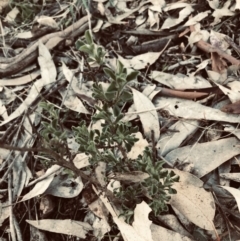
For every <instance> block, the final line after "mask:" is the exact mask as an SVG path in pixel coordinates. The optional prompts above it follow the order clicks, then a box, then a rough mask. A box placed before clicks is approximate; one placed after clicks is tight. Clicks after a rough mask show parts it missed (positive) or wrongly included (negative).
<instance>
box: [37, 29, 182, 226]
mask: <svg viewBox="0 0 240 241" xmlns="http://www.w3.org/2000/svg"><path fill="white" fill-rule="evenodd" d="M85 37H86V44H85V45H84V44H81V47H80V50H81V51H85V52H86V53H88V54H89V56H90V57H91V58H92V59H95V60H96V61H98V63H99V64H100V63H101V64H104V54H102V53H104V50H101V51H100V53H101V54H100V55H97V53H99V52H98V51H96V50H97V49H99V46H97V45H96V44H94V43H93V40H92V37H91V35H90V34H89V32H86V34H85ZM102 69H103V72H104V73H105V75H106V76H107V77H108V79H109V86H108V88H103V87H102V85H101V84H100V83H94V85H93V97H94V98H95V99H96V100H98V101H99V102H101V105H100V106H95V108H96V112H95V114H94V115H93V116H92V118H91V120H92V122H93V123H94V122H97V121H101V123H102V124H101V130H98V129H91V128H89V123H88V124H87V123H86V121H81V122H80V123H79V125H78V126H74V127H72V130H73V133H74V137H75V140H76V142H77V143H79V145H80V147H79V151H80V152H84V153H86V154H87V155H88V156H89V161H90V163H91V166H90V169H91V170H92V171H93V170H94V169H95V167H96V166H97V165H98V164H99V162H104V163H106V166H107V174H109V173H112V172H113V173H122V174H124V173H137V172H144V173H147V174H148V177H147V178H146V179H144V180H143V181H139V182H135V183H133V182H126V181H125V182H124V181H121V188H120V189H115V191H114V195H115V197H116V198H117V199H118V200H119V203H121V207H122V210H123V215H124V216H125V217H126V218H127V220H128V221H129V222H130V221H131V217H132V214H133V209H134V208H135V206H136V204H138V203H140V202H141V201H143V200H144V201H146V202H147V203H148V204H149V205H150V207H151V208H152V210H153V212H154V214H155V215H158V214H160V213H161V212H162V211H166V210H167V209H168V206H167V202H168V201H169V199H170V196H169V194H174V193H176V191H175V190H174V189H173V188H172V185H173V183H174V182H176V181H178V177H177V176H176V175H175V174H174V172H173V171H170V172H169V171H167V170H165V169H164V168H163V164H164V162H163V161H161V160H159V159H157V158H156V157H155V154H154V153H153V150H151V149H150V148H146V149H145V151H144V153H143V155H139V157H138V158H137V159H135V160H132V159H130V158H128V155H127V153H128V152H130V151H131V149H132V147H133V145H134V144H135V143H136V142H137V140H138V139H137V138H136V137H135V135H134V134H135V133H136V132H138V127H137V126H132V124H131V123H130V122H125V121H123V117H124V114H123V113H122V108H123V106H124V105H125V104H126V103H127V102H129V101H132V94H131V91H130V88H128V87H127V86H128V84H129V83H130V82H131V81H133V80H135V79H136V78H137V76H138V72H137V71H129V70H127V69H126V68H125V67H124V66H123V65H122V63H121V62H119V61H118V63H117V68H116V70H112V69H111V68H109V67H103V68H102ZM42 107H43V108H45V110H47V111H48V112H49V113H50V119H51V122H50V123H49V122H43V131H42V136H43V137H44V140H45V143H46V144H48V145H49V146H51V148H53V149H54V150H56V151H58V152H59V151H61V154H63V155H64V154H66V151H63V149H64V148H65V149H66V144H64V143H66V135H65V132H64V129H62V128H61V125H60V123H59V121H58V117H59V110H56V107H53V106H51V105H49V104H48V105H46V104H42ZM59 149H61V150H59ZM106 178H107V177H106Z"/></svg>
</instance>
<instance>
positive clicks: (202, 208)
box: [169, 169, 216, 230]
mask: <svg viewBox="0 0 240 241" xmlns="http://www.w3.org/2000/svg"><path fill="white" fill-rule="evenodd" d="M169 170H170V169H169ZM174 173H175V174H176V175H178V176H179V177H180V180H179V182H175V183H174V184H173V186H172V188H174V189H175V190H176V191H177V193H176V194H172V195H171V199H170V201H169V203H170V205H172V206H174V208H176V209H177V210H178V211H179V212H180V213H182V214H183V215H184V216H185V217H186V218H188V219H189V220H190V221H191V222H193V223H194V224H195V225H197V226H199V227H201V228H203V229H206V230H214V224H213V219H214V215H215V209H216V207H215V203H214V198H213V196H212V194H211V193H210V192H207V191H206V190H205V189H204V188H203V184H204V183H203V182H202V181H201V180H200V179H199V178H198V177H196V176H194V175H192V174H190V173H188V172H183V171H180V170H177V169H174Z"/></svg>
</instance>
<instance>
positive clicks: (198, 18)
mask: <svg viewBox="0 0 240 241" xmlns="http://www.w3.org/2000/svg"><path fill="white" fill-rule="evenodd" d="M210 12H211V11H209V10H208V11H205V12H201V13H198V14H197V15H196V16H194V17H192V18H190V19H189V20H188V21H187V22H186V23H185V24H184V25H183V26H191V25H194V24H196V23H198V22H200V21H201V20H203V19H204V18H206V17H207V16H208V14H209V13H210Z"/></svg>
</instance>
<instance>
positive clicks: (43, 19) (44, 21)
mask: <svg viewBox="0 0 240 241" xmlns="http://www.w3.org/2000/svg"><path fill="white" fill-rule="evenodd" d="M37 22H38V23H39V24H40V25H43V26H48V27H51V28H53V29H58V24H57V23H56V21H55V20H54V19H53V18H52V17H49V16H44V15H42V16H39V17H38V18H37Z"/></svg>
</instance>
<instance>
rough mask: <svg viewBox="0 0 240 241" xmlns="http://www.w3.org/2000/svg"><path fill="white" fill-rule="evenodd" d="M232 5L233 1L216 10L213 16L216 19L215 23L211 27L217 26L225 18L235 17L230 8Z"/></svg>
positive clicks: (229, 0)
mask: <svg viewBox="0 0 240 241" xmlns="http://www.w3.org/2000/svg"><path fill="white" fill-rule="evenodd" d="M230 5H231V0H228V1H226V2H225V3H224V5H223V7H222V8H220V9H215V11H214V12H213V14H212V16H213V17H214V21H213V23H211V25H216V24H217V23H219V22H220V19H221V18H222V17H225V16H233V15H234V12H232V11H231V10H230V9H229V7H230Z"/></svg>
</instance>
